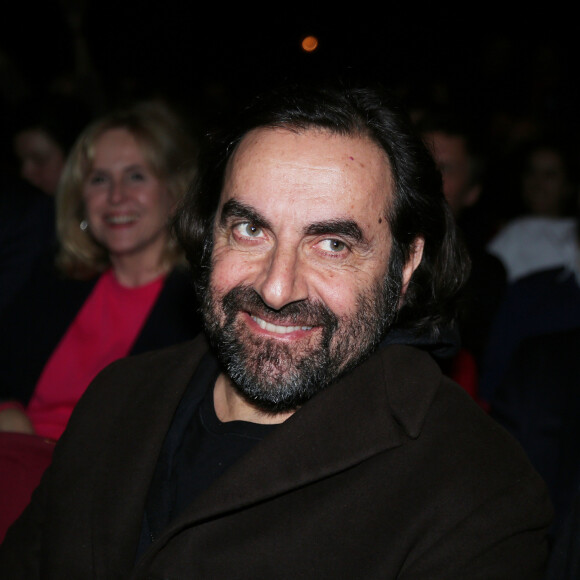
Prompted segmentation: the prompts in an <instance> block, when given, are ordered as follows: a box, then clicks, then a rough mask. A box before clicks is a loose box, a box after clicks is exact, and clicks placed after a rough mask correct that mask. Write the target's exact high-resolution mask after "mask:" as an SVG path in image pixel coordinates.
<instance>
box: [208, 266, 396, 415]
mask: <svg viewBox="0 0 580 580" xmlns="http://www.w3.org/2000/svg"><path fill="white" fill-rule="evenodd" d="M389 270H390V268H389ZM400 280H401V276H400V275H399V276H397V275H396V273H394V272H389V274H388V276H387V278H386V280H385V281H384V282H383V283H382V284H377V285H376V286H375V287H374V288H371V289H369V290H367V291H366V292H364V293H361V294H360V295H359V296H358V299H357V310H356V312H355V313H354V314H353V315H351V316H343V317H337V316H336V315H335V314H334V313H333V312H332V311H331V310H330V309H328V308H327V307H326V306H325V305H324V304H322V303H321V302H311V301H308V300H304V301H301V302H295V303H291V304H288V305H286V306H284V307H283V308H282V309H280V310H273V309H271V308H270V307H268V306H267V305H266V304H265V303H264V302H263V300H262V299H261V298H260V296H259V294H258V293H257V292H255V291H254V290H253V289H252V288H250V287H248V286H236V287H235V288H233V289H232V290H230V291H229V292H228V293H227V294H226V295H225V296H224V297H223V298H222V299H221V300H219V299H218V298H216V297H214V292H213V291H212V289H211V286H210V287H209V288H208V289H207V290H206V291H205V292H204V293H203V299H202V312H203V317H204V321H205V326H206V332H207V335H208V337H209V339H210V342H211V344H212V345H213V346H214V348H215V350H216V353H217V356H218V359H219V361H220V363H221V365H222V367H223V368H224V370H225V372H226V374H227V375H228V377H229V378H230V379H231V381H232V383H233V385H234V387H235V388H236V389H237V391H238V392H239V393H240V394H241V395H242V396H243V397H244V399H245V400H246V401H248V402H249V403H250V404H251V405H252V406H253V407H255V408H256V409H258V410H260V411H262V412H264V413H269V414H275V413H284V412H288V411H293V410H296V409H297V408H298V407H300V406H302V405H303V404H304V403H305V402H306V401H308V400H309V399H310V398H312V397H313V396H314V395H315V394H316V393H318V392H319V391H321V390H322V389H324V388H325V387H326V386H328V385H329V384H330V383H331V382H333V381H335V380H336V379H337V378H339V377H340V376H342V375H343V374H344V373H346V372H347V371H349V370H351V369H352V368H354V367H356V366H357V365H359V364H360V363H361V362H362V361H363V360H364V359H366V358H367V357H368V356H369V355H370V353H371V352H372V351H373V350H374V349H375V348H376V346H377V344H378V343H379V342H380V340H381V338H382V337H383V336H384V334H385V332H386V331H387V329H388V328H389V327H390V326H391V325H392V323H393V321H394V320H395V317H396V314H397V310H398V304H399V296H400V291H401V283H400ZM241 312H250V313H252V314H253V315H255V316H258V317H260V318H266V319H267V320H269V321H271V322H273V323H274V324H276V323H277V324H287V325H288V324H290V325H297V326H316V327H319V329H318V330H316V331H315V333H316V334H315V335H314V336H311V337H310V340H309V341H306V340H305V341H304V343H300V344H288V343H281V342H279V341H276V340H274V339H269V338H267V337H263V336H256V335H255V334H253V333H251V331H250V330H249V329H248V328H247V326H246V324H245V322H243V321H242V320H241V319H240V317H239V316H238V315H239V314H240V313H241ZM312 342H314V344H312Z"/></svg>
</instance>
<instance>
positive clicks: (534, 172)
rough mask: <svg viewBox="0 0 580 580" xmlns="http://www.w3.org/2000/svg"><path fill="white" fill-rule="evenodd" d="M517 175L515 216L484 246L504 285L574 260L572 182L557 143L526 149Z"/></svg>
mask: <svg viewBox="0 0 580 580" xmlns="http://www.w3.org/2000/svg"><path fill="white" fill-rule="evenodd" d="M523 158H524V160H523V163H522V165H521V168H520V170H519V186H520V205H521V210H520V212H519V214H518V215H516V217H514V218H513V219H511V220H510V221H508V222H507V223H506V224H505V225H504V226H503V227H502V228H501V229H500V231H499V232H498V233H497V234H496V235H495V236H494V237H493V238H492V239H491V240H490V241H489V243H488V245H487V249H488V251H489V252H490V253H492V254H493V255H495V256H497V257H498V258H499V259H500V260H501V261H502V263H503V264H504V266H505V268H506V271H507V276H508V282H509V283H512V282H514V281H515V280H517V279H518V278H521V277H522V276H525V275H527V274H531V273H533V272H535V271H539V270H544V269H547V268H552V267H559V266H563V265H566V264H570V263H571V262H572V261H573V260H574V259H575V254H576V249H575V246H576V219H575V217H574V216H575V211H576V209H575V208H576V203H577V196H578V179H577V171H576V169H575V165H574V163H573V162H572V161H571V155H570V153H569V152H568V148H567V147H566V145H565V142H564V141H563V139H561V138H555V139H552V138H550V139H543V140H540V141H538V142H534V143H533V144H530V145H529V146H528V148H527V149H526V151H525V153H524V155H523Z"/></svg>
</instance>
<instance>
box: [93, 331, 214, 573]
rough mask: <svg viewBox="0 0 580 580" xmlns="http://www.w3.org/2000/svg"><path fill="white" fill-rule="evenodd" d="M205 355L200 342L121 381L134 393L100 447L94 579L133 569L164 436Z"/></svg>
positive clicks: (201, 341) (96, 496)
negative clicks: (147, 500)
mask: <svg viewBox="0 0 580 580" xmlns="http://www.w3.org/2000/svg"><path fill="white" fill-rule="evenodd" d="M206 351H207V345H206V343H205V340H204V339H203V338H200V339H197V340H196V341H195V342H194V344H193V347H192V345H191V343H187V345H184V346H183V347H179V348H177V349H175V351H174V354H173V356H172V357H171V358H167V356H162V355H160V357H159V361H160V362H159V365H158V366H157V365H155V362H154V361H153V364H151V361H150V363H149V364H147V365H144V366H143V367H140V366H138V365H133V366H132V367H131V371H132V372H131V373H130V376H126V377H123V379H124V380H126V381H131V383H132V384H134V385H135V387H136V388H133V389H131V394H132V395H133V396H132V397H131V400H130V401H129V402H128V404H127V405H124V406H123V411H124V414H123V416H122V417H119V424H118V428H117V429H115V430H112V431H111V432H110V433H109V435H108V437H107V439H106V440H104V441H103V444H102V449H103V454H102V455H101V456H100V457H99V468H98V469H97V471H96V472H97V473H99V481H97V482H95V484H96V485H95V488H94V494H93V545H94V549H95V567H96V568H98V567H99V566H102V567H103V569H102V570H101V569H99V570H96V572H97V574H96V575H97V576H98V577H101V576H100V575H99V574H101V575H102V577H106V578H109V577H117V576H119V573H120V568H124V569H126V570H127V571H129V570H131V568H132V567H133V564H134V561H133V558H134V554H135V552H136V549H137V544H138V540H139V534H140V529H141V523H142V517H143V511H144V505H145V500H146V497H147V493H148V491H149V485H150V482H151V478H152V476H153V471H154V469H155V466H156V463H157V458H158V456H159V453H160V450H161V447H162V445H163V441H164V438H165V434H166V433H167V430H168V427H169V425H170V424H171V420H172V418H173V415H174V413H175V410H176V408H177V405H178V404H179V401H180V399H181V397H182V395H183V393H184V391H185V389H186V388H187V385H188V382H189V380H190V379H191V376H192V374H193V372H194V369H195V368H196V367H197V365H198V364H199V361H200V359H201V357H202V355H203V354H204V353H205V352H206ZM160 352H163V351H160ZM154 356H155V355H154Z"/></svg>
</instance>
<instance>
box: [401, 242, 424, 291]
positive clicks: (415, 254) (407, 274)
mask: <svg viewBox="0 0 580 580" xmlns="http://www.w3.org/2000/svg"><path fill="white" fill-rule="evenodd" d="M424 246H425V239H424V238H421V237H419V238H415V240H414V242H413V245H412V246H411V255H410V256H409V259H408V260H407V263H406V264H405V266H404V268H403V285H402V288H401V297H402V296H404V295H405V292H406V291H407V287H408V286H409V282H410V281H411V276H412V275H413V272H414V271H415V270H416V269H417V267H418V266H419V264H420V263H421V259H422V258H423V247H424Z"/></svg>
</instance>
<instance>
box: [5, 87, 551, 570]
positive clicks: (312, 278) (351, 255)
mask: <svg viewBox="0 0 580 580" xmlns="http://www.w3.org/2000/svg"><path fill="white" fill-rule="evenodd" d="M234 127H235V130H234V131H233V132H232V133H230V134H227V135H225V136H224V137H223V138H222V139H217V140H216V141H215V142H214V144H213V147H211V148H210V150H209V152H208V157H207V159H206V160H204V162H202V163H201V166H202V167H204V168H205V172H204V173H203V174H202V175H201V176H200V179H199V182H198V183H197V184H196V185H195V187H193V188H192V190H191V192H190V195H189V197H188V198H187V199H186V201H185V203H184V205H183V207H181V208H180V210H179V212H178V214H177V219H176V231H177V233H178V235H179V239H180V240H181V242H182V243H183V244H184V246H185V247H186V250H187V253H188V258H189V260H190V262H191V264H192V266H193V267H194V274H195V281H196V289H197V292H198V294H199V297H200V299H201V303H202V305H203V306H202V310H203V315H204V319H205V324H206V333H205V336H200V337H198V339H196V340H195V341H194V342H193V343H186V344H183V345H179V346H177V347H174V348H170V349H167V350H163V351H158V352H155V353H150V354H147V355H144V356H138V357H134V358H131V359H127V360H124V361H120V362H118V363H115V364H113V365H111V366H110V367H109V368H107V369H106V370H105V371H103V373H101V375H100V376H99V377H98V378H97V379H96V380H95V381H94V383H93V384H92V385H91V387H90V388H89V390H88V391H87V394H86V396H85V397H84V398H83V400H82V401H81V402H80V403H79V405H78V406H77V408H76V410H75V413H74V415H73V417H72V418H71V421H70V423H69V426H68V428H67V432H66V433H65V435H64V436H63V437H62V439H61V440H60V442H59V444H58V446H57V448H56V450H55V454H54V459H53V464H52V466H51V467H50V468H49V470H48V472H47V474H46V476H45V478H44V480H43V482H42V483H41V485H40V487H39V489H38V490H37V492H36V493H35V496H34V498H33V500H32V502H31V504H30V506H29V507H28V509H27V510H26V511H25V513H24V514H23V516H22V517H21V518H20V520H19V521H18V522H17V523H16V524H15V525H14V526H13V528H12V529H11V530H10V531H9V533H8V535H7V538H6V540H5V543H4V545H3V546H2V548H1V550H0V552H1V553H0V571H2V572H6V573H7V574H8V577H14V578H28V577H30V578H35V577H42V578H46V577H66V578H79V577H82V578H87V577H99V578H132V579H137V578H190V577H193V578H211V579H222V578H223V579H225V578H227V579H233V578H248V579H250V578H251V579H270V578H284V579H286V578H288V579H289V578H292V579H294V578H316V579H319V578H401V579H403V578H408V579H411V578H413V579H415V578H470V579H473V578H485V579H486V580H489V579H492V578H497V579H500V578H501V579H502V580H503V579H505V578H510V579H514V578H540V577H541V574H542V569H543V566H544V563H545V560H546V557H547V542H546V537H547V530H548V527H549V525H550V521H551V513H552V512H551V507H550V505H549V501H548V499H547V492H546V489H545V486H544V484H543V483H542V482H541V480H540V479H539V477H538V475H537V474H536V473H535V472H534V471H533V469H532V468H531V466H530V464H529V463H528V462H527V460H526V459H525V457H524V454H523V452H522V451H521V449H520V448H519V447H518V446H517V445H516V444H515V442H514V441H513V440H512V439H511V438H510V437H509V436H508V435H507V433H506V432H505V431H504V430H502V429H501V428H499V427H498V426H497V425H496V424H495V423H493V422H492V421H491V420H490V419H489V418H488V417H487V416H485V414H484V413H483V412H482V411H481V410H480V409H479V408H478V407H477V406H476V405H475V404H474V403H473V402H472V401H471V400H470V399H469V397H468V396H467V395H466V394H465V393H464V392H463V390H462V389H461V388H460V387H459V386H457V385H455V384H453V383H451V381H449V380H448V379H446V378H444V377H443V376H442V375H441V372H440V370H439V367H438V365H437V364H436V363H435V362H434V360H433V358H432V356H431V354H430V353H433V354H434V355H440V354H441V352H443V351H444V350H445V349H446V348H447V349H449V348H448V347H449V345H450V343H449V340H448V337H449V336H453V333H452V332H451V333H450V332H449V329H452V327H453V322H454V320H455V304H456V301H457V296H458V293H459V291H460V289H461V287H462V285H463V282H464V280H465V278H466V276H467V273H468V265H467V263H466V259H465V257H464V252H463V250H462V248H461V246H460V244H459V243H458V240H457V238H456V233H455V229H454V225H453V218H452V216H451V214H450V212H449V209H448V207H447V205H446V203H445V201H444V198H443V195H442V193H441V180H440V176H439V174H438V173H437V171H436V169H435V165H434V163H433V160H432V159H431V157H430V156H429V154H428V153H427V150H426V149H425V147H424V146H423V145H422V143H421V140H420V139H419V138H418V137H416V136H415V135H414V133H413V131H412V129H411V128H410V125H409V123H408V122H407V121H406V119H405V117H404V116H403V115H402V114H401V113H400V112H399V111H398V109H397V107H396V105H394V104H393V103H392V102H391V101H390V100H389V98H388V97H387V96H383V95H381V94H380V93H379V92H377V91H374V90H370V89H348V88H341V89H339V90H335V89H307V88H304V87H291V88H285V89H284V90H282V91H271V92H270V93H269V94H268V95H264V96H261V97H260V98H258V99H256V100H255V101H254V102H253V104H252V105H251V106H250V107H249V108H247V109H245V110H244V111H243V113H242V114H241V115H240V117H239V118H238V119H236V122H235V124H234ZM206 340H208V342H206ZM413 345H414V346H413Z"/></svg>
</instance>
